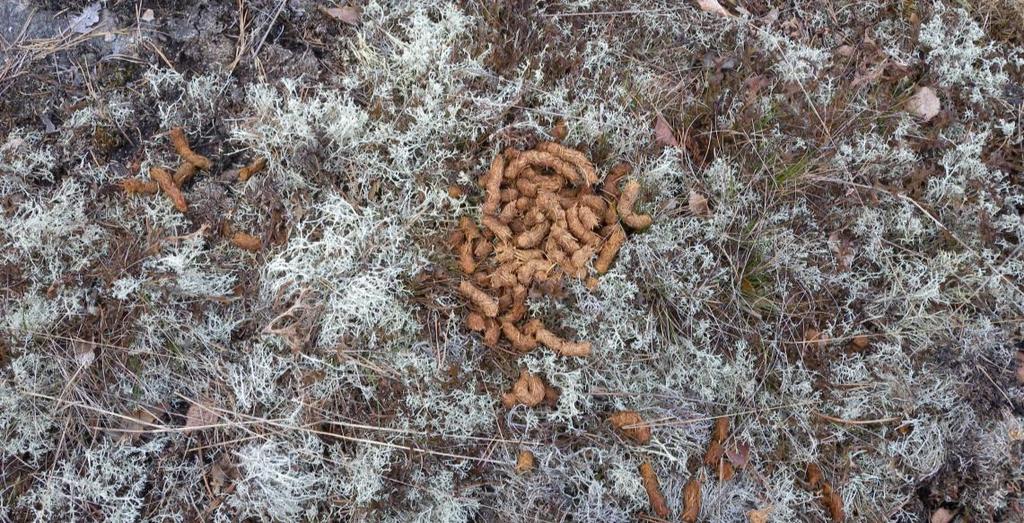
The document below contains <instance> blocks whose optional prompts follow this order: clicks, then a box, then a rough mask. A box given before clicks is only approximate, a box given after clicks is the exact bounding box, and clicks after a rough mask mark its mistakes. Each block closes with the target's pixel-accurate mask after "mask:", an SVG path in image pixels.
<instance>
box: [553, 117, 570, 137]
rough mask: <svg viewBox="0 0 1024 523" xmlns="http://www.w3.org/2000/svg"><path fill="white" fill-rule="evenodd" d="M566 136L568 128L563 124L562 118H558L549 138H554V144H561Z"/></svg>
mask: <svg viewBox="0 0 1024 523" xmlns="http://www.w3.org/2000/svg"><path fill="white" fill-rule="evenodd" d="M566 136H569V126H567V125H566V124H565V119H564V118H559V119H558V121H557V122H555V125H554V126H553V127H552V128H551V137H552V138H554V139H555V141H556V142H561V141H562V140H565V137H566Z"/></svg>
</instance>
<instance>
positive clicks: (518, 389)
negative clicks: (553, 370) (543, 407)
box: [501, 370, 546, 408]
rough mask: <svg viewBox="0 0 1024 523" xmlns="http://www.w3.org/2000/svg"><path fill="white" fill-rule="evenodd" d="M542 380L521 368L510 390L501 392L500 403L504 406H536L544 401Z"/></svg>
mask: <svg viewBox="0 0 1024 523" xmlns="http://www.w3.org/2000/svg"><path fill="white" fill-rule="evenodd" d="M545 388H546V387H545V386H544V382H543V381H542V380H541V379H540V378H539V377H537V376H535V375H533V374H530V373H529V372H527V371H525V370H523V371H520V372H519V380H518V381H516V382H515V384H514V385H512V390H510V391H508V392H506V393H505V394H502V396H501V404H502V405H504V406H505V407H506V408H512V407H514V406H516V405H526V406H527V407H536V406H537V405H540V403H541V402H542V401H544V391H545Z"/></svg>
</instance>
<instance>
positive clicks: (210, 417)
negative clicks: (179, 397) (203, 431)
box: [185, 403, 217, 429]
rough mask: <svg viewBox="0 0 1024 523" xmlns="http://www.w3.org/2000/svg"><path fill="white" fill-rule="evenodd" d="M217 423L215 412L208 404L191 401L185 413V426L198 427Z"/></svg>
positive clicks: (188, 427) (187, 427) (189, 427)
mask: <svg viewBox="0 0 1024 523" xmlns="http://www.w3.org/2000/svg"><path fill="white" fill-rule="evenodd" d="M215 423H217V414H216V413H215V412H214V411H213V409H211V408H210V406H209V405H206V404H203V403H193V404H191V405H189V407H188V413H186V414H185V428H186V429H199V428H203V427H207V426H209V425H213V424H215Z"/></svg>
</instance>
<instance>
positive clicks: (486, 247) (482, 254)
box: [473, 241, 494, 258]
mask: <svg viewBox="0 0 1024 523" xmlns="http://www.w3.org/2000/svg"><path fill="white" fill-rule="evenodd" d="M492 252H494V244H493V243H491V242H485V241H478V242H476V246H475V247H473V256H475V257H477V258H486V257H487V256H488V255H490V254H491V253H492Z"/></svg>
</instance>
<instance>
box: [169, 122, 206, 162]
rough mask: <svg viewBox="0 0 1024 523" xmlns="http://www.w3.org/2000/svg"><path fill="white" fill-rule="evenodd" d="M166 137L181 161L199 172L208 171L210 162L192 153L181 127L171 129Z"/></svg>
mask: <svg viewBox="0 0 1024 523" xmlns="http://www.w3.org/2000/svg"><path fill="white" fill-rule="evenodd" d="M167 136H168V138H170V140H171V145H173V146H174V150H175V151H177V152H178V156H181V158H182V159H183V160H185V161H186V162H188V163H190V164H192V165H194V166H195V167H196V168H197V169H199V170H202V171H209V170H210V166H211V163H210V160H209V159H208V158H207V157H205V156H203V155H201V154H197V153H195V152H194V151H192V147H191V146H189V144H188V138H187V137H186V136H185V131H184V130H183V129H182V128H181V127H175V128H173V129H171V130H170V132H168V133H167Z"/></svg>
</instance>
